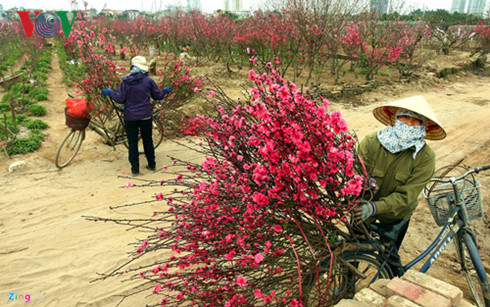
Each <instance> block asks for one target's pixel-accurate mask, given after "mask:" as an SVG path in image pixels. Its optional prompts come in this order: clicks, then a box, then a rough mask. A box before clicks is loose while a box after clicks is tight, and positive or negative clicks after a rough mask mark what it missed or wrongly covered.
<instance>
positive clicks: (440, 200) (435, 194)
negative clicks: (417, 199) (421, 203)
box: [422, 179, 483, 226]
mask: <svg viewBox="0 0 490 307" xmlns="http://www.w3.org/2000/svg"><path fill="white" fill-rule="evenodd" d="M480 188H481V184H480V182H479V181H478V180H476V179H475V180H474V181H471V182H470V183H465V185H464V187H463V188H462V189H461V190H460V191H459V192H460V193H461V195H460V197H461V198H462V199H463V200H464V205H465V207H466V212H467V213H468V219H469V220H470V221H472V220H477V219H481V218H482V217H483V207H482V201H481V194H480ZM422 194H423V195H424V198H425V200H426V201H427V203H428V204H429V209H430V212H431V213H432V216H433V217H434V220H435V221H436V224H437V225H438V226H443V225H444V224H445V223H446V222H447V220H448V219H449V218H450V216H451V212H453V211H454V209H455V207H454V204H453V201H454V198H455V194H454V191H453V187H452V185H451V184H450V183H444V184H437V185H435V186H433V187H432V188H431V189H427V188H426V189H424V191H423V193H422Z"/></svg>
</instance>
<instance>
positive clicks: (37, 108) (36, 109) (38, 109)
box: [0, 104, 46, 116]
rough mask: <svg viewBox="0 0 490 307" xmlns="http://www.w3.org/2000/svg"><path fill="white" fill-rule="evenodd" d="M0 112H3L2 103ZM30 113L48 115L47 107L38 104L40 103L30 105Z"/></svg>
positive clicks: (32, 114)
mask: <svg viewBox="0 0 490 307" xmlns="http://www.w3.org/2000/svg"><path fill="white" fill-rule="evenodd" d="M0 112H1V105H0ZM28 112H29V115H31V116H45V115H46V108H45V107H44V106H41V105H38V104H33V105H30V106H29V108H28Z"/></svg>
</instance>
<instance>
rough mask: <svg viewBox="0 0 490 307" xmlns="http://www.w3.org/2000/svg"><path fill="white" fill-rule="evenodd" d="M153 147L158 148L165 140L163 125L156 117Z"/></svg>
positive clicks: (153, 123) (154, 119)
mask: <svg viewBox="0 0 490 307" xmlns="http://www.w3.org/2000/svg"><path fill="white" fill-rule="evenodd" d="M152 125H153V127H152V128H153V129H152V138H153V147H155V148H157V147H158V146H159V145H160V143H162V140H163V126H162V124H161V123H160V122H159V121H158V119H157V118H156V117H154V118H153V120H152Z"/></svg>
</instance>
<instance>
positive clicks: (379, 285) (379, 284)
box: [369, 279, 391, 296]
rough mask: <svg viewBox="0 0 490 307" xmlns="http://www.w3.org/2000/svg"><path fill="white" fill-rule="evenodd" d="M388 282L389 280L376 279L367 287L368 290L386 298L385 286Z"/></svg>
mask: <svg viewBox="0 0 490 307" xmlns="http://www.w3.org/2000/svg"><path fill="white" fill-rule="evenodd" d="M390 280H391V279H378V280H376V281H375V282H373V283H372V284H371V285H369V289H371V290H373V291H374V292H376V293H379V294H381V295H382V296H388V294H387V293H386V284H387V283H389V282H390Z"/></svg>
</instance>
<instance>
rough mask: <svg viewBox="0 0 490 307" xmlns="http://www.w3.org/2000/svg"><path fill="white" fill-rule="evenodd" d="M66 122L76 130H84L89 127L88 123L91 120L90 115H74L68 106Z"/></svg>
mask: <svg viewBox="0 0 490 307" xmlns="http://www.w3.org/2000/svg"><path fill="white" fill-rule="evenodd" d="M65 120H66V121H65V124H66V125H67V126H68V127H70V128H72V129H75V130H84V129H85V128H87V126H88V123H89V122H90V116H85V117H79V116H74V115H73V114H71V113H70V112H68V110H67V108H65Z"/></svg>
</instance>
